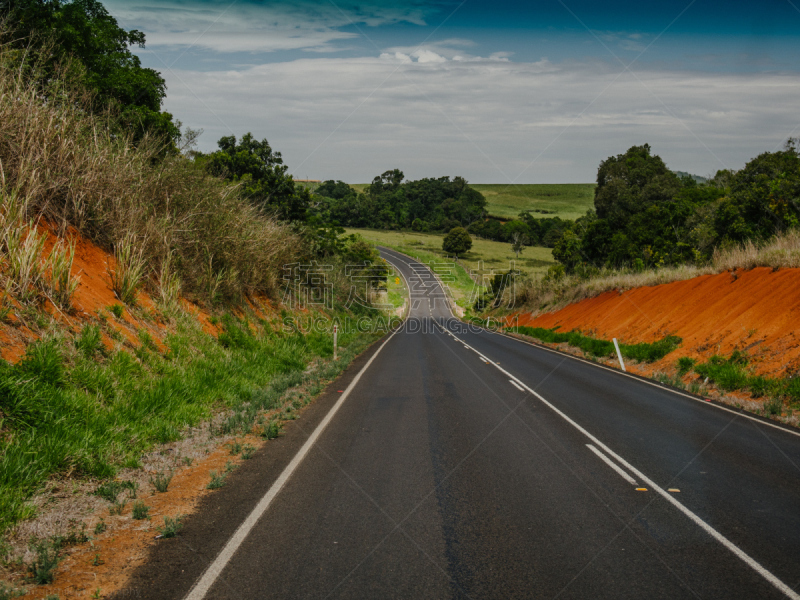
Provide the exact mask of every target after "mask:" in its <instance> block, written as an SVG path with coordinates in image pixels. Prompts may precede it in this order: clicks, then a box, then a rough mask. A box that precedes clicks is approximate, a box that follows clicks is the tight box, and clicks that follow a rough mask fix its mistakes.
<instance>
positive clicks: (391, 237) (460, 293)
mask: <svg viewBox="0 0 800 600" xmlns="http://www.w3.org/2000/svg"><path fill="white" fill-rule="evenodd" d="M346 231H347V233H348V234H350V233H355V234H358V235H361V236H362V237H363V238H364V239H365V240H367V241H369V242H372V243H374V244H380V245H383V246H388V247H390V248H394V249H396V250H399V251H401V252H404V253H406V254H409V255H411V256H414V257H415V258H418V259H419V260H420V261H422V262H425V263H430V262H443V263H444V262H451V261H452V259H451V258H446V257H445V256H444V253H443V252H442V239H443V238H444V234H437V233H416V232H411V231H409V232H404V231H384V230H374V229H347V230H346ZM512 261H514V252H512V250H511V244H504V243H502V242H492V241H489V240H479V239H476V238H473V239H472V249H471V250H470V251H469V252H467V253H466V254H465V255H464V256H463V257H461V258H460V259H459V261H458V264H459V265H461V266H462V267H464V269H466V270H468V271H470V272H471V274H472V279H470V277H469V275H467V273H466V272H461V269H457V270H456V272H453V273H451V275H452V276H453V277H454V278H455V281H453V282H452V285H451V286H450V287H451V289H452V291H453V293H454V295H455V296H456V300H457V302H458V304H459V305H461V306H463V307H464V308H467V306H468V304H469V302H468V298H469V297H471V296H472V295H474V287H475V284H474V283H473V281H474V280H477V281H478V282H482V281H485V277H484V276H490V275H492V274H493V273H497V272H500V271H507V270H508V269H509V268H510V267H511V266H512V264H513V265H515V267H516V268H517V269H518V270H519V271H520V272H521V273H522V276H523V277H525V276H529V277H532V278H538V277H541V276H542V275H543V274H544V272H545V271H546V270H547V268H548V267H550V265H553V264H555V261H554V260H553V253H552V251H551V250H550V248H541V247H538V246H531V247H527V248H525V250H524V251H523V252H522V254H520V257H519V261H517V262H516V263H513V262H512ZM440 275H441V273H440Z"/></svg>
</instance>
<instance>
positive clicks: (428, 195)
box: [314, 169, 486, 231]
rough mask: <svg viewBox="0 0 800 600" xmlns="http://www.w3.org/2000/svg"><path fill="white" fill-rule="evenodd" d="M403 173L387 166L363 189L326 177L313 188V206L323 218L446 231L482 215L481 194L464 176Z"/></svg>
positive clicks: (374, 226)
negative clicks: (407, 177)
mask: <svg viewBox="0 0 800 600" xmlns="http://www.w3.org/2000/svg"><path fill="white" fill-rule="evenodd" d="M403 179H404V175H403V172H402V171H400V170H398V169H394V170H391V171H386V172H384V173H383V174H382V175H379V176H377V177H375V178H374V179H373V180H372V183H371V184H370V185H369V186H367V188H366V189H365V190H364V193H357V192H356V191H355V190H354V189H353V188H351V187H350V186H348V185H347V184H346V183H344V182H342V181H326V182H324V183H323V184H322V185H320V186H319V187H318V188H317V189H316V190H314V193H315V194H316V195H317V196H319V197H320V198H319V202H318V204H317V206H316V208H315V212H316V214H317V215H318V216H319V218H320V219H322V220H323V221H328V222H331V223H335V224H337V225H341V226H343V227H367V228H371V229H398V230H399V229H411V230H414V231H450V230H451V229H453V228H454V227H466V226H468V225H470V224H471V223H475V222H477V221H480V220H482V219H483V218H484V217H485V215H486V199H485V198H484V197H483V194H481V193H480V192H478V191H476V190H474V189H473V188H471V187H469V185H468V184H467V181H466V180H465V179H464V178H463V177H453V178H452V179H451V178H450V177H439V178H436V179H432V178H429V179H419V180H417V181H404V180H403Z"/></svg>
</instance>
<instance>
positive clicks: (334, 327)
mask: <svg viewBox="0 0 800 600" xmlns="http://www.w3.org/2000/svg"><path fill="white" fill-rule="evenodd" d="M338 334H339V326H338V325H334V326H333V360H336V338H337V337H338ZM624 368H625V367H623V369H624Z"/></svg>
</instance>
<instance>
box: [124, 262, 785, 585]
mask: <svg viewBox="0 0 800 600" xmlns="http://www.w3.org/2000/svg"><path fill="white" fill-rule="evenodd" d="M382 253H383V255H384V256H385V257H386V258H387V260H389V261H390V262H392V263H393V264H395V265H396V267H397V269H398V270H399V272H400V273H401V274H402V275H403V276H404V277H405V278H406V280H407V281H408V282H409V285H410V287H411V310H410V315H409V319H408V322H407V324H406V327H405V328H404V329H403V330H400V331H398V332H397V333H395V334H394V335H392V336H391V337H390V338H389V339H388V341H386V342H383V343H380V344H378V345H376V346H375V347H373V348H372V349H371V351H370V352H369V353H368V354H367V355H366V356H364V357H362V358H361V359H360V360H359V361H358V362H357V363H356V364H354V365H353V366H352V367H351V368H350V369H349V370H348V372H347V373H346V374H345V375H344V376H343V379H342V380H341V381H340V382H337V383H335V384H334V386H332V388H331V389H330V390H329V391H328V392H327V393H326V394H325V395H323V397H322V398H321V399H320V400H318V401H317V403H315V404H314V405H312V407H311V409H310V410H309V411H308V412H307V413H306V414H304V416H303V418H302V419H300V420H298V421H296V422H293V423H291V424H290V425H289V427H287V430H286V435H285V436H284V437H283V438H281V439H280V440H278V441H277V442H274V443H270V444H268V445H267V447H266V448H265V449H264V450H262V451H261V452H260V453H259V455H258V456H257V457H256V458H255V459H253V460H252V461H248V463H246V464H245V466H243V467H242V468H240V469H239V470H238V471H237V472H236V473H234V475H233V476H232V477H231V483H230V485H229V486H227V487H226V488H223V490H221V491H220V492H219V493H215V494H212V495H211V496H209V497H208V498H207V499H206V500H205V501H204V503H203V506H202V509H201V510H200V512H198V513H197V514H196V515H195V516H193V517H192V519H190V520H189V521H188V522H187V527H186V530H185V531H184V532H182V534H181V536H179V537H178V538H175V540H169V541H168V542H169V543H164V544H160V545H158V546H157V547H156V549H155V550H154V552H153V553H152V555H151V558H150V560H149V561H148V563H147V565H145V567H143V568H142V569H140V570H139V571H138V572H137V574H136V576H135V577H134V578H133V580H132V582H131V587H132V589H134V590H137V592H136V593H139V594H141V595H143V596H144V597H148V598H176V599H178V598H189V599H192V600H196V599H199V598H210V599H211V598H213V599H215V600H216V599H237V600H239V599H256V598H258V599H261V598H264V599H266V598H320V599H326V598H365V599H366V598H475V599H477V598H648V599H652V598H670V599H674V598H725V599H730V598H787V597H788V598H798V595H797V590H798V587H799V586H800V468H798V465H800V436H798V435H797V434H796V433H795V432H794V431H788V430H784V429H782V428H780V427H778V426H775V425H773V424H770V423H767V422H765V421H762V420H760V419H758V418H753V417H750V416H747V415H743V414H740V413H737V412H735V411H730V410H725V409H723V408H720V407H717V406H714V405H711V404H708V403H704V402H702V401H699V400H697V399H695V398H691V397H688V396H685V395H681V394H679V393H676V392H674V391H670V390H667V389H664V388H663V387H661V386H658V385H654V384H653V383H651V382H647V381H643V380H640V379H637V378H635V377H630V376H627V375H625V374H622V373H619V372H617V371H614V370H610V369H608V368H604V367H602V366H599V365H595V364H591V363H587V362H585V361H581V360H578V359H575V358H571V357H567V356H565V355H562V354H559V353H556V352H553V351H550V350H547V349H543V348H540V347H536V346H533V345H529V344H526V343H523V342H520V341H518V340H514V339H511V338H509V337H506V336H503V335H499V334H496V333H490V332H487V331H482V330H480V331H477V330H473V331H470V330H468V329H467V328H466V326H465V325H463V324H462V323H460V322H458V321H456V320H455V319H453V317H452V315H451V312H450V310H449V308H448V305H447V301H446V299H445V297H444V294H443V292H442V290H441V288H440V287H439V285H438V284H437V283H436V281H435V279H434V278H433V276H432V275H431V273H430V272H429V271H428V270H427V268H425V267H424V266H422V265H418V264H415V263H414V261H413V260H411V259H410V258H408V257H406V256H404V255H401V254H398V253H396V252H393V251H389V250H382ZM368 361H371V362H370V363H369V365H368V368H366V370H363V369H364V366H365V365H367V362H368ZM362 370H363V371H362ZM356 377H358V379H357V380H356ZM347 386H349V388H348V390H347V394H346V397H345V398H344V400H343V401H342V396H343V394H341V393H339V392H340V390H345V388H346V387H347ZM337 388H338V389H337ZM332 409H335V411H336V412H335V414H333V415H332V416H330V415H331V410H332ZM326 417H330V420H329V422H328V423H327V426H326V427H325V428H324V430H321V431H320V428H319V425H320V423H322V422H323V420H324V419H325V418H326ZM314 432H316V434H317V436H318V437H315V438H313V439H312V436H313V435H314ZM298 452H300V453H301V455H302V460H301V459H300V455H298ZM293 459H294V463H292V460H293ZM291 464H294V470H292V471H291V475H290V476H287V475H286V468H287V466H288V465H291ZM282 474H283V478H284V480H285V483H283V485H282V487H280V486H278V485H276V483H275V482H276V481H279V480H280V481H283V480H281V479H280V478H281V476H282ZM278 488H279V489H278ZM266 496H269V499H268V501H267V500H265V499H264V498H265V497H266ZM259 507H260V508H259ZM264 507H266V508H264ZM254 510H255V513H253V511H254ZM248 515H250V519H249V521H246V518H247V517H248ZM243 523H245V524H244V525H243ZM232 540H233V541H232Z"/></svg>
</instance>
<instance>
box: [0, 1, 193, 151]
mask: <svg viewBox="0 0 800 600" xmlns="http://www.w3.org/2000/svg"><path fill="white" fill-rule="evenodd" d="M0 18H5V19H6V23H7V24H9V26H10V27H11V34H12V35H11V40H10V41H9V44H10V45H12V46H14V47H16V48H19V49H20V50H29V49H33V50H34V52H33V57H32V58H31V60H32V61H33V62H35V63H36V66H37V69H38V70H39V72H40V77H41V80H42V83H43V85H46V84H47V82H48V81H49V80H50V79H52V78H53V77H55V76H56V75H57V74H58V73H59V72H60V71H61V70H63V69H64V68H67V66H69V68H70V71H69V74H68V78H69V79H70V80H71V81H72V82H73V83H74V84H75V85H80V86H84V87H85V88H87V89H88V90H89V91H90V92H91V93H92V94H93V95H94V99H93V102H92V103H91V106H92V109H93V110H95V111H98V112H103V111H105V110H106V109H107V108H108V106H109V105H111V106H112V107H113V108H114V109H115V110H116V112H117V113H118V120H119V124H120V129H121V130H124V131H126V132H127V133H131V134H132V136H133V138H134V140H135V141H136V140H141V139H142V138H143V137H144V135H145V134H147V133H149V134H150V135H155V136H158V137H160V138H161V139H163V140H164V141H165V142H168V143H170V144H171V145H172V146H173V147H174V144H175V142H176V141H177V140H178V138H179V137H180V130H179V127H178V125H177V124H176V123H175V122H174V121H173V118H172V115H171V114H169V113H168V112H164V111H162V110H161V108H162V103H163V101H164V98H165V96H166V83H165V82H164V79H163V78H162V77H161V75H160V74H159V73H158V72H157V71H155V70H153V69H146V68H144V67H142V65H141V61H140V60H139V58H138V57H137V56H135V55H134V54H133V53H132V52H131V50H130V48H131V47H133V46H138V47H140V48H143V47H144V45H145V36H144V34H143V33H142V32H141V31H137V30H132V31H126V30H124V29H122V28H121V27H120V26H119V25H118V24H117V21H116V19H114V17H112V16H111V15H110V14H109V13H108V11H107V10H106V9H105V7H104V6H103V5H102V4H101V3H100V2H98V0H7V1H6V2H4V3H0Z"/></svg>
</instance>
